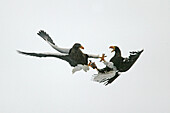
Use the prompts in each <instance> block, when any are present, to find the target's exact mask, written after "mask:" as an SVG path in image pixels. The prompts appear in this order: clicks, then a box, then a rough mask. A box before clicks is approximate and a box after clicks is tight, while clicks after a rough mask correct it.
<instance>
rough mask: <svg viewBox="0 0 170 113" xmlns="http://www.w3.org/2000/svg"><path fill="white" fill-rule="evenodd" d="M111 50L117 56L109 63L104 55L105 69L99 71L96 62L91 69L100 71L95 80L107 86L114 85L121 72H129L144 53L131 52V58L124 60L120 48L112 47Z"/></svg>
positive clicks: (102, 59) (102, 58)
mask: <svg viewBox="0 0 170 113" xmlns="http://www.w3.org/2000/svg"><path fill="white" fill-rule="evenodd" d="M109 48H110V49H112V51H111V52H115V55H114V56H113V57H112V58H111V59H110V61H109V62H107V61H106V60H105V59H104V57H105V56H104V55H103V56H102V57H100V58H101V61H103V63H104V64H105V65H106V67H105V68H103V69H98V68H97V66H96V64H95V63H94V62H93V63H91V67H92V68H93V69H97V71H98V74H95V75H94V78H93V80H94V81H96V82H100V83H103V82H104V84H105V85H108V84H110V83H112V82H113V81H114V80H115V79H116V78H117V77H118V76H119V75H120V72H126V71H128V70H129V69H130V68H131V67H132V65H133V64H134V63H135V62H136V60H137V59H138V58H139V56H140V55H141V53H142V52H143V51H144V50H141V51H133V52H130V56H129V57H128V58H124V57H122V55H121V50H120V49H119V47H118V46H110V47H109Z"/></svg>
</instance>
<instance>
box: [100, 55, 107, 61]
mask: <svg viewBox="0 0 170 113" xmlns="http://www.w3.org/2000/svg"><path fill="white" fill-rule="evenodd" d="M105 57H107V56H105V54H102V57H100V59H101V60H100V62H101V61H104V62H105V59H104V58H105Z"/></svg>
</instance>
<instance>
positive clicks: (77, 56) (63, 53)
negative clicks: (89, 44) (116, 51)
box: [17, 30, 99, 73]
mask: <svg viewBox="0 0 170 113" xmlns="http://www.w3.org/2000/svg"><path fill="white" fill-rule="evenodd" d="M37 34H38V35H39V36H40V37H42V38H43V39H44V40H45V41H46V42H47V43H48V44H49V45H50V46H51V47H52V48H54V49H55V50H57V51H58V52H60V53H34V52H23V51H19V50H17V51H18V53H20V54H24V55H29V56H35V57H55V58H59V59H61V60H64V61H67V62H68V63H69V64H70V66H72V67H74V68H73V70H72V73H75V72H76V71H79V70H81V69H83V70H84V71H87V70H89V64H88V58H99V55H92V54H85V53H83V52H82V51H81V50H80V49H84V47H83V46H82V45H81V44H80V43H75V44H74V45H73V46H72V48H61V47H58V46H57V45H56V44H55V43H54V42H53V40H52V38H51V37H50V36H49V35H48V34H47V33H46V32H45V31H43V30H40V31H39V32H38V33H37Z"/></svg>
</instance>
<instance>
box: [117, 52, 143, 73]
mask: <svg viewBox="0 0 170 113" xmlns="http://www.w3.org/2000/svg"><path fill="white" fill-rule="evenodd" d="M143 51H144V50H141V51H138V52H130V56H129V58H125V59H124V60H123V62H122V63H121V66H120V68H119V71H120V72H125V71H127V70H129V69H130V68H131V67H132V65H133V64H134V63H135V62H136V60H137V59H138V58H139V56H140V55H141V53H142V52H143Z"/></svg>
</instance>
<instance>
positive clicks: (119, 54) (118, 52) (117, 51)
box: [115, 46, 121, 57]
mask: <svg viewBox="0 0 170 113" xmlns="http://www.w3.org/2000/svg"><path fill="white" fill-rule="evenodd" d="M115 56H119V57H121V51H120V49H119V47H117V46H116V47H115Z"/></svg>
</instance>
